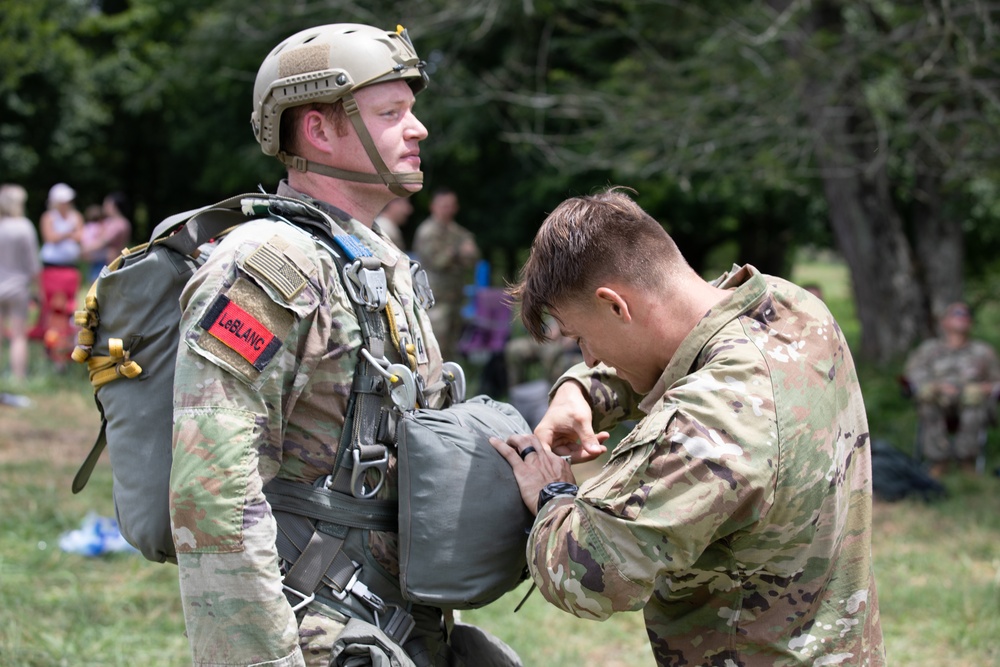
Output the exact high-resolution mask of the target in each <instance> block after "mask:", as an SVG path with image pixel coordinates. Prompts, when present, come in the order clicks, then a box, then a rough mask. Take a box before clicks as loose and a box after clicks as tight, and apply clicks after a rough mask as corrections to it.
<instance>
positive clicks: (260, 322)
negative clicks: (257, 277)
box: [198, 278, 294, 382]
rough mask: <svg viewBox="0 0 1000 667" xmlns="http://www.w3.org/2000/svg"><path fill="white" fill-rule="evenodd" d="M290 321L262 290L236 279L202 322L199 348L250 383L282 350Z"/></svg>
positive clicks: (215, 302) (286, 314) (213, 304)
mask: <svg viewBox="0 0 1000 667" xmlns="http://www.w3.org/2000/svg"><path fill="white" fill-rule="evenodd" d="M293 321H294V317H293V315H292V313H291V312H289V311H288V310H286V309H285V308H283V307H282V306H281V305H280V304H278V303H275V301H274V300H273V299H272V298H271V297H269V296H268V295H267V293H266V292H264V290H262V289H261V288H260V287H258V286H257V285H254V284H253V283H252V282H251V281H249V280H247V279H245V278H238V279H237V280H236V282H235V283H233V286H232V287H231V288H230V289H229V290H228V291H227V292H226V293H225V294H220V295H219V296H217V297H215V300H214V301H213V302H212V304H211V305H210V306H209V308H208V310H207V311H206V312H205V315H204V316H203V317H202V318H201V321H200V322H199V323H198V325H199V327H200V328H201V329H202V330H203V333H202V334H201V336H199V338H198V344H199V345H200V346H201V347H202V348H204V349H205V350H206V351H208V352H211V353H212V354H213V355H215V356H217V357H218V358H220V359H222V360H223V361H225V362H226V363H228V364H229V365H230V366H232V367H233V368H234V369H236V371H237V372H238V373H239V374H240V375H242V376H243V377H244V378H245V379H247V380H248V381H249V382H253V381H254V380H256V379H257V377H258V376H259V375H260V373H261V371H263V370H264V369H265V368H266V367H267V365H268V364H269V363H270V362H271V360H272V359H274V357H275V355H276V354H277V353H278V351H279V350H280V349H281V346H282V344H283V343H284V339H285V337H287V336H288V333H289V331H290V330H291V327H292V324H293Z"/></svg>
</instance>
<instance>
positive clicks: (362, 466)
mask: <svg viewBox="0 0 1000 667" xmlns="http://www.w3.org/2000/svg"><path fill="white" fill-rule="evenodd" d="M362 448H364V449H365V450H367V452H370V451H371V450H379V451H380V452H381V453H380V455H379V456H378V457H377V458H373V459H365V460H364V461H362V460H361V450H362ZM351 456H352V457H353V458H354V468H352V469H351V493H353V494H354V497H355V498H374V497H375V494H376V493H378V491H379V489H381V488H382V485H383V484H384V483H385V470H386V467H387V466H388V465H389V449H388V447H385V446H384V445H363V446H355V447H353V448H351ZM372 468H374V469H376V470H378V473H379V475H378V482H377V483H376V484H375V486H374V487H373V488H371V489H368V490H366V489H365V476H366V475H367V474H368V471H369V470H370V469H372Z"/></svg>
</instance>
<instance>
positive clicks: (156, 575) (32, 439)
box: [0, 264, 1000, 667]
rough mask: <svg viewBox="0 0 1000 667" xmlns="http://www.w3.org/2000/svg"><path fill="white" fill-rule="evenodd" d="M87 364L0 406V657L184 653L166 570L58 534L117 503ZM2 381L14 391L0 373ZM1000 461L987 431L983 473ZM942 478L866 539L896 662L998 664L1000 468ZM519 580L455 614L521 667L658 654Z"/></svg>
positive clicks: (880, 412)
mask: <svg viewBox="0 0 1000 667" xmlns="http://www.w3.org/2000/svg"><path fill="white" fill-rule="evenodd" d="M797 277H798V279H800V280H816V281H817V282H820V284H822V285H823V287H824V297H825V298H826V299H827V300H828V302H829V303H830V304H831V308H832V309H834V311H835V313H836V314H837V316H838V318H839V319H840V320H841V321H842V322H845V330H849V329H848V325H847V324H846V322H853V318H852V317H851V313H850V311H849V307H850V304H849V295H848V293H847V291H846V289H845V288H844V282H843V270H842V268H840V267H838V266H837V265H835V264H831V265H820V264H816V265H813V266H812V267H811V272H807V273H806V274H804V275H800V276H797ZM990 317H995V316H992V315H991V316H990ZM998 320H1000V318H998V319H997V320H992V322H993V323H996V322H997V321H998ZM994 342H996V341H994ZM36 366H37V365H36ZM861 373H862V382H863V388H864V391H865V398H866V404H867V406H868V413H869V420H870V422H871V430H872V434H873V437H876V438H879V437H882V438H885V439H887V440H889V441H890V442H892V443H893V444H895V445H897V446H899V447H901V448H903V449H908V448H909V447H910V446H911V444H912V437H913V422H912V409H911V408H910V406H908V405H907V404H906V403H905V401H903V400H902V398H901V397H899V395H898V391H897V390H896V386H895V380H894V376H893V374H892V372H891V370H889V371H887V370H886V369H866V368H862V369H861ZM82 375H83V373H82V371H80V370H79V369H76V368H72V369H70V374H68V375H66V376H53V375H48V374H47V373H45V372H42V373H40V374H39V376H38V377H37V379H35V380H33V381H32V382H31V383H30V384H29V385H28V386H27V387H21V388H19V392H20V393H22V394H25V395H28V396H29V397H30V398H31V400H32V405H31V406H30V407H27V408H20V409H18V408H11V407H6V406H0V506H2V507H3V512H2V513H0V666H4V667H6V666H16V667H20V666H22V665H23V666H29V667H36V666H37V667H49V666H52V665H67V666H76V665H87V666H90V665H93V666H102V667H103V666H118V665H121V666H125V665H148V666H150V667H157V666H161V665H162V666H173V665H186V664H188V662H189V659H188V653H187V642H186V640H185V638H184V635H183V631H184V628H183V620H182V617H181V610H180V603H179V599H178V593H177V581H176V569H175V568H174V567H173V566H168V565H156V564H152V563H148V562H146V561H144V560H142V558H141V557H138V556H133V555H113V556H103V557H99V558H86V557H83V556H78V555H74V554H68V553H64V552H62V551H61V550H60V549H59V548H58V546H57V543H58V539H59V536H60V534H62V533H63V532H65V531H68V530H71V529H74V528H77V527H79V525H80V522H81V520H82V519H83V518H84V517H85V516H86V515H87V513H88V512H92V511H93V512H97V513H99V514H102V515H113V509H112V506H111V501H110V497H111V472H110V467H109V465H108V463H107V458H106V457H104V458H103V459H102V461H101V463H100V465H99V466H98V468H97V470H96V472H95V474H94V477H93V479H92V481H91V483H90V486H88V487H87V489H85V490H84V492H83V493H82V494H80V495H73V494H72V493H71V491H70V482H71V480H72V478H73V475H74V474H75V472H76V469H77V467H78V466H79V463H80V461H82V459H83V457H84V456H85V455H86V453H87V451H88V449H89V447H90V444H91V442H92V439H93V436H94V435H95V433H96V431H97V426H98V422H97V414H96V410H95V409H94V406H93V400H92V397H91V395H90V392H89V387H88V385H87V384H86V382H85V381H84V380H83V379H82ZM3 390H10V387H9V386H5V385H4V383H3V382H2V381H0V391H3ZM998 465H1000V433H998V432H996V431H994V432H992V434H991V445H990V459H989V462H988V469H990V470H992V469H993V468H995V467H997V466H998ZM945 483H946V486H947V487H948V491H949V497H948V498H947V499H945V500H942V501H938V502H935V503H933V504H924V503H922V502H916V501H913V502H911V501H906V502H901V503H894V504H887V503H877V504H876V507H875V515H874V526H873V551H874V557H875V564H876V572H877V579H878V586H879V598H880V605H881V613H882V627H883V630H884V633H885V637H886V643H887V646H888V653H889V658H890V663H891V664H893V665H898V666H904V667H940V666H945V665H947V666H954V667H984V666H985V667H990V666H996V667H1000V478H997V477H995V476H992V475H987V476H982V477H970V476H963V475H960V474H958V473H956V474H954V475H951V476H949V477H947V478H946V479H945ZM526 591H527V586H522V587H521V588H520V589H519V590H517V591H514V592H512V593H511V594H509V595H507V596H506V597H504V598H503V599H502V600H500V601H499V602H497V603H495V604H494V605H491V606H490V607H488V608H486V609H481V610H476V611H474V612H464V613H463V619H464V620H466V621H469V622H473V623H476V624H479V625H482V626H484V627H486V628H487V629H489V630H491V631H492V632H494V633H495V634H497V635H498V636H500V637H501V638H503V639H504V640H506V641H507V642H508V643H510V644H511V645H512V646H513V647H514V648H515V649H516V650H517V651H518V652H519V653H520V654H521V655H522V656H523V658H524V661H525V665H527V666H529V667H534V666H536V665H545V666H546V667H570V666H572V667H579V666H581V665H586V666H594V667H625V666H629V667H631V666H640V665H652V664H653V663H652V657H651V654H650V651H649V648H648V646H647V643H646V638H645V632H644V629H643V626H642V619H641V617H640V616H639V615H638V614H624V615H621V616H619V617H616V618H614V619H612V620H610V621H608V622H605V623H593V622H586V621H581V620H579V619H575V618H573V617H570V616H568V615H566V614H564V613H562V612H559V611H557V610H555V609H554V608H551V607H550V606H548V605H547V604H546V603H545V602H544V600H543V599H542V598H541V596H540V595H538V594H537V593H535V594H533V595H532V596H531V597H530V598H529V599H528V601H527V602H526V604H525V605H524V607H523V608H522V609H521V610H520V611H519V612H517V613H516V614H515V613H514V612H513V610H514V607H515V606H516V605H517V603H518V602H519V601H520V600H521V598H522V597H523V595H524V593H525V592H526Z"/></svg>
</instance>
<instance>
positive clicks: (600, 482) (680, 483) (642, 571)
mask: <svg viewBox="0 0 1000 667" xmlns="http://www.w3.org/2000/svg"><path fill="white" fill-rule="evenodd" d="M731 374H733V375H731ZM734 377H739V375H738V373H736V371H735V370H734V369H733V367H731V366H730V367H729V368H727V370H726V372H725V374H724V375H723V376H721V377H718V378H715V377H711V376H709V377H705V378H702V379H701V381H700V382H692V383H690V384H688V385H685V386H683V387H681V388H679V389H677V390H675V391H672V392H670V393H668V395H667V397H666V398H665V399H663V400H661V402H660V403H659V404H658V406H657V409H656V410H655V411H653V412H652V413H651V414H650V416H649V417H647V418H646V419H644V420H643V421H642V422H640V424H639V425H638V426H637V427H636V429H635V430H633V431H632V433H630V434H629V435H628V436H626V438H625V439H623V440H622V442H621V443H620V444H619V445H618V446H617V447H616V448H615V450H614V452H613V453H612V456H611V460H610V461H609V462H608V464H607V465H606V466H605V467H604V469H603V470H602V471H601V473H599V474H598V475H596V476H595V477H593V478H591V479H590V480H588V481H587V482H586V483H585V484H584V485H583V486H582V487H581V489H580V493H579V496H578V497H577V498H576V499H573V500H570V499H566V500H557V501H554V502H552V503H550V504H549V505H547V506H546V507H545V508H543V510H542V512H541V513H540V514H539V516H538V518H537V519H536V521H535V524H534V527H533V529H532V532H531V537H530V539H529V544H528V562H529V567H530V569H531V573H532V577H533V579H534V581H535V583H536V584H537V585H538V588H539V591H540V592H541V593H542V595H543V596H544V597H545V598H546V599H547V600H549V601H550V602H551V603H552V604H554V605H556V606H557V607H560V608H561V609H563V610H565V611H567V612H569V613H572V614H574V615H576V616H580V617H582V618H592V619H598V620H603V619H606V618H607V617H608V616H610V615H611V614H613V613H615V612H620V611H634V610H638V609H641V608H642V607H643V606H644V605H645V604H646V602H647V600H648V599H649V597H650V595H651V594H652V591H653V587H654V584H655V582H656V580H657V578H658V577H659V576H661V575H663V574H665V573H670V572H681V571H684V570H687V569H689V568H691V566H692V565H693V564H694V563H695V562H696V561H698V559H699V558H701V556H702V554H703V553H704V552H705V550H706V549H707V548H708V547H709V545H711V544H712V543H713V542H715V541H717V540H720V539H722V538H724V537H726V536H729V535H732V534H733V533H734V532H736V531H739V530H741V529H743V528H746V527H748V526H750V525H751V524H753V523H755V522H756V521H758V520H760V518H761V517H762V516H763V515H764V514H766V512H767V511H768V509H769V508H770V506H771V504H772V502H773V499H774V485H775V469H774V464H773V460H774V457H775V449H776V442H775V441H776V428H775V419H774V410H773V406H774V404H773V394H772V393H771V392H770V391H769V386H770V385H769V383H768V380H767V378H766V377H757V378H753V382H754V383H755V384H753V389H752V390H751V389H749V387H751V385H752V382H751V379H750V377H749V376H747V375H746V374H744V375H743V376H742V377H743V379H745V380H746V382H737V381H736V380H734V379H733V378H734ZM749 391H753V392H754V393H753V396H752V397H751V396H750V395H749V394H748V393H747V392H749ZM737 402H741V404H742V405H745V406H751V405H752V406H753V408H752V409H743V410H738V409H734V408H733V405H735V404H736V403H737Z"/></svg>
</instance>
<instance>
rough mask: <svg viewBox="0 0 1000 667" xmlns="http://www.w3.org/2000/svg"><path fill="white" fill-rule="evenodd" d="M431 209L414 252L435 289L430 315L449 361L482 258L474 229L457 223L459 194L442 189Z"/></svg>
mask: <svg viewBox="0 0 1000 667" xmlns="http://www.w3.org/2000/svg"><path fill="white" fill-rule="evenodd" d="M430 209H431V215H430V217H429V218H427V219H426V220H424V221H423V222H422V223H420V226H419V227H417V231H416V234H415V236H414V238H413V253H414V254H415V255H416V256H417V259H418V260H420V264H421V265H422V266H423V267H424V269H425V270H426V271H427V278H428V280H429V281H430V283H431V289H432V290H434V307H433V308H431V310H430V315H431V323H432V324H433V326H434V334H435V335H436V336H437V339H438V343H440V345H441V354H442V356H443V357H444V358H445V359H446V360H447V359H456V358H457V355H458V347H457V346H458V339H459V338H460V337H461V335H462V302H463V301H464V299H465V291H464V290H465V285H466V283H468V282H469V277H470V275H471V269H472V267H474V266H475V265H476V262H477V261H478V260H479V247H478V246H476V239H475V237H474V236H473V235H472V232H470V231H469V230H468V229H466V228H465V227H462V226H461V225H460V224H458V223H457V222H455V216H456V215H457V214H458V195H456V194H455V193H454V192H452V191H451V190H448V189H446V188H440V189H438V190H436V191H435V192H434V196H433V197H432V198H431V206H430Z"/></svg>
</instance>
